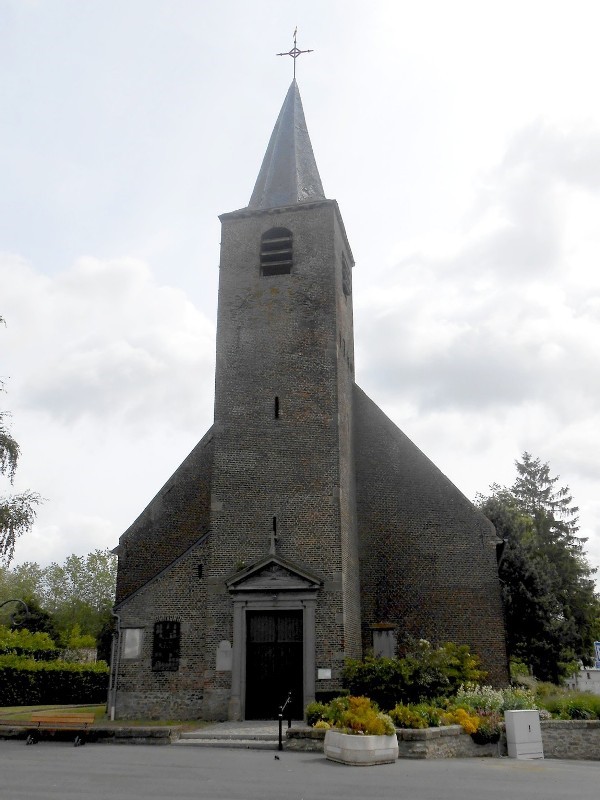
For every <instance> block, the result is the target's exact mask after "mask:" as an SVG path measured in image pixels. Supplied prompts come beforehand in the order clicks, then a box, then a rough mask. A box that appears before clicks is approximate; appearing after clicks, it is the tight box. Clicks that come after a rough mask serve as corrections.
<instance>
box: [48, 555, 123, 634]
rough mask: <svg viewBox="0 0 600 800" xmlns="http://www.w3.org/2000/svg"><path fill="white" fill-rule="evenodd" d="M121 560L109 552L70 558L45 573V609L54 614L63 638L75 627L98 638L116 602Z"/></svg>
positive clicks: (54, 565) (53, 565)
mask: <svg viewBox="0 0 600 800" xmlns="http://www.w3.org/2000/svg"><path fill="white" fill-rule="evenodd" d="M116 570H117V559H116V556H114V555H113V554H112V553H111V552H110V551H109V550H94V551H93V552H92V553H89V554H88V555H86V556H76V555H71V556H69V557H68V558H67V559H66V561H65V562H64V564H57V563H52V564H50V566H49V567H47V568H46V569H45V571H44V595H45V596H44V606H45V608H47V609H48V610H49V611H51V612H52V614H53V616H54V619H55V621H56V624H57V626H58V627H59V629H60V630H61V633H62V636H63V639H65V640H66V639H68V637H69V636H70V634H71V631H72V629H73V627H74V626H75V625H79V630H80V633H81V634H84V635H91V636H94V637H96V636H98V634H99V633H100V631H101V629H102V627H103V625H104V623H105V621H106V617H107V615H110V610H111V608H112V606H113V603H114V596H115V583H116Z"/></svg>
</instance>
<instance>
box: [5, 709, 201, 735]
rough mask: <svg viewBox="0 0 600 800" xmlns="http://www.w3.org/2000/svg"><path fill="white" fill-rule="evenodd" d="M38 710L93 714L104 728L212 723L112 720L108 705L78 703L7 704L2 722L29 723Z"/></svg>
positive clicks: (192, 727)
mask: <svg viewBox="0 0 600 800" xmlns="http://www.w3.org/2000/svg"><path fill="white" fill-rule="evenodd" d="M37 711H72V712H73V713H79V714H93V715H94V718H95V725H96V726H98V727H102V728H156V727H169V728H175V727H177V728H182V729H184V730H195V729H197V728H204V727H206V726H207V725H211V724H212V723H210V722H206V721H205V720H187V719H186V720H173V719H123V720H114V722H112V721H111V720H110V719H109V718H108V715H107V713H106V705H105V704H104V703H102V705H93V706H76V705H69V706H65V705H42V706H5V707H4V708H0V724H5V725H6V724H8V725H19V724H23V723H28V722H29V721H30V720H31V715H32V713H34V712H37Z"/></svg>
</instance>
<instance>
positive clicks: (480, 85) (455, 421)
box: [0, 0, 600, 565]
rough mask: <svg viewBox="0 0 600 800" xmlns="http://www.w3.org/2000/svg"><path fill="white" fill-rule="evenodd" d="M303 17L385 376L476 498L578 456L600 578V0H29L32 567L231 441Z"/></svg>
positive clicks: (366, 360)
mask: <svg viewBox="0 0 600 800" xmlns="http://www.w3.org/2000/svg"><path fill="white" fill-rule="evenodd" d="M296 25H298V46H299V47H301V48H302V49H305V48H313V49H314V52H313V53H311V54H309V55H305V56H302V58H301V59H300V60H299V61H298V64H297V66H298V82H299V86H300V91H301V94H302V99H303V103H304V110H305V114H306V118H307V122H308V127H309V131H310V135H311V139H312V143H313V148H314V151H315V155H316V159H317V163H318V166H319V170H320V173H321V178H322V180H323V185H324V188H325V193H326V195H327V197H330V198H335V199H337V200H338V202H339V204H340V208H341V212H342V215H343V217H344V220H345V224H346V229H347V232H348V236H349V239H350V244H351V247H352V249H353V252H354V256H355V259H356V267H355V270H354V276H353V277H354V281H353V283H354V286H353V296H354V311H355V337H356V377H357V382H358V383H359V385H361V386H362V388H363V389H364V390H365V391H366V392H367V393H368V394H369V395H370V396H371V397H372V398H373V399H374V400H375V402H377V403H378V404H379V405H380V406H381V407H382V408H383V409H384V410H385V411H386V413H387V414H388V415H389V416H390V417H391V418H392V419H393V420H394V422H396V424H397V425H398V426H399V427H400V428H402V430H403V431H404V432H405V433H406V434H407V435H408V436H409V437H410V438H411V439H413V441H414V442H415V443H416V444H417V445H418V446H419V447H420V448H421V449H422V450H423V451H424V452H425V453H426V454H427V455H428V456H429V457H430V458H431V459H432V460H433V461H434V462H435V463H436V464H437V465H438V466H439V467H440V468H441V470H442V471H443V472H444V473H445V474H446V475H448V477H449V478H450V479H451V480H452V481H453V482H454V483H455V484H456V485H457V486H458V487H459V488H460V489H461V490H462V491H463V492H464V493H465V494H466V495H467V496H468V497H469V498H474V496H475V494H476V493H477V492H484V493H485V492H486V491H487V489H488V486H489V485H490V484H491V483H493V482H498V483H500V484H511V483H512V482H513V480H514V476H515V469H514V461H515V459H516V458H518V457H519V456H520V454H521V453H522V452H523V451H524V450H528V451H529V452H531V453H532V454H533V455H534V456H539V457H540V458H541V459H542V460H543V461H548V462H550V465H551V469H552V471H553V473H555V474H559V475H560V477H561V483H563V484H568V485H569V486H570V487H571V489H572V492H573V494H574V498H575V500H576V501H577V503H578V504H579V506H580V508H581V528H582V530H581V533H582V534H583V535H585V536H588V537H589V542H588V554H589V556H590V559H591V560H592V562H593V563H594V564H595V565H598V564H600V497H599V491H598V487H599V485H600V462H599V453H600V371H599V361H600V225H599V219H600V91H599V88H598V82H599V76H600V47H599V46H598V30H599V28H600V4H599V3H598V2H597V0H589V1H588V2H578V1H577V0H569V1H568V2H567V1H566V0H564V2H553V1H552V0H544V2H541V1H540V2H533V0H529V2H528V0H519V2H511V1H510V0H509V1H508V2H507V0H502V2H499V1H496V0H487V2H485V1H482V0H477V2H461V0H453V2H451V3H450V2H447V0H444V2H434V1H433V0H431V1H430V2H428V1H427V0H419V2H415V0H411V1H410V2H401V0H393V1H390V2H385V1H384V0H368V2H367V1H366V0H365V1H364V2H358V1H357V0H337V1H336V0H314V1H313V0H302V2H291V1H290V0H252V2H247V1H246V0H229V1H228V0H169V1H167V0H0V145H1V146H0V176H1V178H0V315H1V316H3V317H4V318H5V319H6V327H5V328H1V329H0V375H1V376H2V377H3V379H5V382H6V387H5V388H6V390H7V393H6V394H4V395H3V396H2V398H1V401H2V408H4V409H7V410H10V411H11V412H12V430H13V433H14V435H15V437H16V438H17V439H18V441H19V443H20V445H21V448H22V459H21V463H20V468H19V471H18V473H17V480H16V481H15V487H16V488H17V489H18V490H21V489H24V488H31V489H35V490H37V491H38V492H40V494H42V495H43V496H44V497H45V498H46V502H45V503H44V505H43V506H42V507H41V509H40V512H39V515H38V520H37V523H36V525H35V528H34V530H33V531H32V532H31V533H30V534H28V535H26V536H24V537H23V538H22V539H21V540H20V542H19V544H18V546H17V551H16V558H15V562H14V563H15V564H16V563H20V562H22V561H26V560H37V561H38V562H40V563H41V564H47V563H49V562H51V561H53V560H58V561H62V560H64V558H65V557H66V556H67V555H69V554H70V553H77V554H82V555H83V554H86V553H88V552H90V551H91V550H94V549H95V548H103V547H114V546H115V545H116V544H117V541H118V538H119V535H120V534H121V533H122V532H123V531H124V530H125V529H126V528H127V527H128V526H129V525H130V524H131V522H132V521H133V520H134V519H135V517H136V516H137V515H138V514H139V513H140V512H141V511H142V510H143V508H144V507H145V506H146V504H147V503H148V502H149V500H150V499H151V498H152V497H153V496H154V494H155V493H156V492H157V491H158V489H159V488H160V487H161V486H162V484H163V483H164V482H165V481H166V480H167V478H168V477H169V476H170V475H171V473H172V472H173V471H174V469H175V468H176V467H177V466H178V464H179V463H180V462H181V461H182V460H183V458H184V457H185V456H186V455H187V453H188V452H189V451H190V450H191V449H192V447H193V446H194V445H195V444H196V442H197V441H198V440H199V439H200V438H201V436H202V435H203V434H204V433H205V431H206V430H207V428H208V427H209V426H210V425H211V423H212V415H213V387H214V350H215V319H216V304H217V278H218V267H217V265H218V260H219V237H220V233H219V222H218V219H217V216H218V214H220V213H223V212H227V211H232V210H235V209H238V208H242V207H244V206H246V205H247V203H248V200H249V198H250V194H251V192H252V188H253V185H254V181H255V179H256V176H257V174H258V170H259V168H260V164H261V161H262V157H263V154H264V151H265V149H266V146H267V142H268V139H269V136H270V133H271V130H272V128H273V125H274V123H275V119H276V117H277V114H278V112H279V108H280V106H281V103H282V102H283V98H284V96H285V94H286V91H287V88H288V86H289V83H290V80H291V74H292V60H291V59H290V58H287V57H286V58H278V57H276V56H275V54H276V53H278V52H280V51H283V50H289V49H290V48H291V46H292V33H293V30H294V27H295V26H296ZM0 488H1V489H2V490H5V489H6V488H7V487H6V486H4V485H3V486H2V487H0Z"/></svg>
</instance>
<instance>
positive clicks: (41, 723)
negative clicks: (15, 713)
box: [26, 711, 95, 747]
mask: <svg viewBox="0 0 600 800" xmlns="http://www.w3.org/2000/svg"><path fill="white" fill-rule="evenodd" d="M94 719H95V718H94V715H93V714H77V713H69V712H67V711H37V712H35V713H33V714H32V715H31V726H32V727H31V729H30V730H29V732H28V734H27V740H26V744H37V743H38V742H39V740H40V731H52V732H56V731H76V732H77V733H76V734H75V740H74V742H73V744H74V745H75V747H79V746H80V745H82V744H85V742H86V737H87V732H88V731H89V729H90V728H91V727H92V725H93V724H94Z"/></svg>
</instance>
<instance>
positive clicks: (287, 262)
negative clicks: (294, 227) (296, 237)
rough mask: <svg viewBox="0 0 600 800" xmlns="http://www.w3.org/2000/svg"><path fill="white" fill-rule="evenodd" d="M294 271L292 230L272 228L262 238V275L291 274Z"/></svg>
mask: <svg viewBox="0 0 600 800" xmlns="http://www.w3.org/2000/svg"><path fill="white" fill-rule="evenodd" d="M291 271H292V232H291V231H289V230H288V229H287V228H271V230H268V231H267V232H266V233H263V235H262V237H261V240H260V272H261V275H266V276H270V275H289V273H290V272H291Z"/></svg>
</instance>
